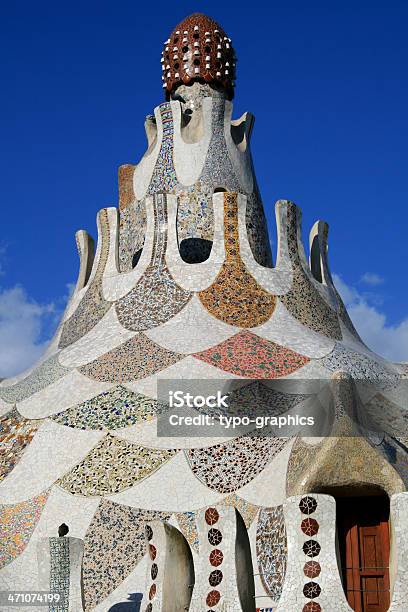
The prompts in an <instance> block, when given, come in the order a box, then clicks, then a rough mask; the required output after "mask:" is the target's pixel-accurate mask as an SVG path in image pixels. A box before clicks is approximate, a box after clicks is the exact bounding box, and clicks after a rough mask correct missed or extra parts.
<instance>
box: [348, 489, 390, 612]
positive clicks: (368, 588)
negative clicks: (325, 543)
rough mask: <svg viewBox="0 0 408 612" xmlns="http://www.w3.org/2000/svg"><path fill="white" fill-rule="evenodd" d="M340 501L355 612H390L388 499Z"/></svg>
mask: <svg viewBox="0 0 408 612" xmlns="http://www.w3.org/2000/svg"><path fill="white" fill-rule="evenodd" d="M336 501H337V527H338V535H339V547H340V558H341V563H342V573H343V584H344V590H345V592H346V596H347V601H348V603H349V604H350V606H351V607H352V608H353V610H355V612H386V611H387V610H388V607H389V605H390V581H389V569H388V566H389V556H390V538H389V526H388V520H389V503H388V499H387V498H385V497H354V498H351V497H349V498H340V499H338V500H336Z"/></svg>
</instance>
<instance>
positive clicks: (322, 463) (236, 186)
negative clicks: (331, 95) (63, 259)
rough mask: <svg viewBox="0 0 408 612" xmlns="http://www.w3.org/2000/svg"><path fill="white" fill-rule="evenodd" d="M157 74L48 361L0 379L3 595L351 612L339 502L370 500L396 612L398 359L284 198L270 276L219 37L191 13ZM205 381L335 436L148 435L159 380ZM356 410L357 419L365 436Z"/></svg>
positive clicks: (146, 611) (400, 530) (102, 611)
mask: <svg viewBox="0 0 408 612" xmlns="http://www.w3.org/2000/svg"><path fill="white" fill-rule="evenodd" d="M161 63H162V82H163V90H164V94H165V100H164V101H163V102H161V103H159V104H158V106H157V107H156V108H155V109H154V112H153V113H150V114H149V115H148V116H147V117H146V122H145V128H146V135H147V140H148V146H147V151H146V152H145V154H144V155H143V157H142V158H141V159H140V161H139V163H138V164H133V163H130V164H123V165H122V166H121V167H120V169H119V202H118V209H115V208H104V209H102V210H101V211H100V212H99V214H98V218H97V224H98V245H97V249H96V253H95V257H94V252H93V241H92V239H91V238H90V236H88V235H87V234H86V233H85V232H83V231H81V232H79V233H78V234H77V244H78V249H79V252H80V258H81V265H80V273H79V276H78V282H77V285H76V289H75V291H74V294H73V296H72V298H71V300H70V303H69V304H68V307H67V311H66V313H65V315H64V317H63V319H62V321H61V325H60V327H59V329H58V331H57V332H56V337H55V339H54V341H53V342H52V343H51V345H50V348H49V351H48V353H47V355H46V357H44V359H43V360H42V361H41V362H39V363H38V364H36V365H35V366H34V367H33V368H32V369H31V370H30V371H29V372H27V373H25V374H22V375H20V376H18V377H16V378H15V379H10V380H4V381H1V382H0V411H1V413H0V442H1V448H0V536H1V537H0V541H1V543H0V590H2V588H3V587H2V585H5V588H7V589H13V588H16V589H17V588H18V589H21V587H22V585H23V584H25V586H26V589H25V590H30V589H35V588H36V586H37V585H43V587H44V589H52V588H55V589H58V590H59V591H61V592H62V593H64V594H65V596H66V597H65V600H64V602H63V603H61V604H60V605H57V604H52V605H50V607H49V610H54V612H81V610H82V609H84V610H85V612H89V611H91V610H95V611H96V612H116V611H119V610H120V609H122V606H123V610H125V608H126V609H129V610H130V606H131V605H132V603H130V602H133V603H134V604H135V606H136V607H137V601H140V605H141V608H140V610H141V611H142V612H159V611H162V610H167V611H168V610H171V611H172V612H179V610H180V612H184V610H186V609H189V610H190V611H191V612H255V611H256V610H258V611H262V612H265V611H268V612H322V611H327V610H332V611H333V612H337V611H339V612H341V611H342V610H345V611H346V610H351V607H350V606H352V605H354V604H353V602H352V601H351V594H350V593H352V589H350V588H349V585H347V584H346V583H344V584H343V583H342V578H341V567H340V566H341V565H342V560H341V558H338V556H337V555H336V537H337V538H341V532H340V531H339V532H338V533H337V536H336V521H335V516H336V504H338V508H340V504H339V502H338V499H339V498H340V497H343V498H348V496H350V495H352V497H350V499H355V497H359V496H360V497H363V498H364V497H365V496H366V495H367V494H369V495H370V496H371V498H370V499H371V500H374V502H372V503H371V502H370V503H367V504H366V507H367V508H371V507H374V506H375V504H376V503H378V500H385V502H384V503H389V498H391V522H389V523H388V525H389V524H391V525H392V530H393V537H392V538H390V541H391V554H392V559H393V563H392V564H391V565H390V569H389V572H388V569H387V572H388V573H387V575H385V574H384V576H383V577H382V580H384V581H385V582H384V584H385V585H386V584H389V585H391V586H390V588H389V590H388V591H386V588H388V587H386V588H384V589H383V592H387V597H388V599H389V601H388V603H384V604H382V605H383V607H382V608H381V612H382V611H383V610H385V609H388V608H387V607H388V604H389V605H390V606H391V607H390V610H391V611H392V612H395V611H398V612H405V608H406V601H407V598H408V593H407V592H406V585H407V584H408V566H407V563H406V558H407V554H406V551H407V550H408V523H407V516H408V514H407V511H406V508H407V505H408V500H407V496H408V493H406V487H407V485H408V466H407V448H408V446H407V440H408V434H407V433H406V432H405V431H403V430H404V426H405V425H404V424H405V421H406V418H405V412H406V407H407V402H406V394H405V395H404V384H406V382H407V365H406V364H395V363H394V364H393V363H388V362H386V361H385V360H384V359H382V358H381V357H379V356H378V355H376V354H374V353H373V352H372V351H370V349H369V348H368V347H366V346H365V345H364V344H363V343H362V341H361V339H360V338H359V336H358V334H357V332H356V331H355V329H354V327H353V325H352V323H351V321H350V318H349V316H348V314H347V311H346V309H345V307H344V304H343V302H342V301H341V298H340V296H339V294H338V292H337V290H336V288H335V287H334V285H333V281H332V277H331V275H330V269H329V265H328V259H327V248H328V247H327V239H328V233H327V231H328V229H327V224H325V223H324V222H322V221H318V222H316V224H315V225H314V226H313V228H312V232H311V249H310V258H309V261H308V257H307V255H306V253H305V249H304V246H303V241H302V235H301V211H300V209H299V208H298V207H297V206H296V205H295V204H294V203H293V202H290V201H289V200H280V201H278V202H277V205H276V219H277V235H278V253H277V258H276V265H273V262H272V255H271V249H270V242H269V237H268V231H267V226H266V220H265V214H264V210H263V204H262V200H261V196H260V191H259V188H258V184H257V180H256V176H255V170H254V165H253V162H252V157H251V149H250V140H251V132H252V126H253V117H252V116H251V115H250V114H249V113H245V114H244V115H242V117H241V118H239V119H236V120H235V119H233V118H232V116H233V115H232V113H233V103H232V100H233V97H234V93H235V76H236V74H235V73H236V66H235V64H236V56H235V51H234V49H233V45H232V41H231V39H230V38H229V37H228V35H227V34H226V33H225V31H224V30H223V29H222V28H221V26H219V25H218V24H217V23H216V22H214V21H213V20H212V19H210V18H209V17H206V16H205V15H201V14H194V15H191V16H189V17H188V18H186V19H185V20H184V21H183V22H181V23H180V24H179V25H178V26H176V28H175V29H174V31H173V32H172V33H171V35H170V37H169V39H168V40H167V41H166V42H165V44H164V48H163V53H162V62H161ZM268 205H270V204H269V203H268ZM196 379H200V381H204V382H205V383H206V384H209V385H210V386H211V385H212V384H214V383H215V382H216V381H217V382H220V381H221V382H222V384H223V385H225V388H228V392H229V394H230V400H231V406H232V407H233V409H234V414H235V416H236V417H245V416H248V417H250V418H251V419H256V418H257V417H259V416H262V417H278V418H280V417H281V416H284V415H288V414H289V415H290V414H300V415H303V414H314V412H313V411H314V410H318V409H319V410H320V413H319V414H323V413H324V414H326V412H327V415H328V416H327V423H326V426H327V428H326V430H327V431H328V432H329V433H331V434H332V435H331V436H330V435H328V436H326V437H325V438H323V439H320V438H318V439H315V438H313V437H312V436H310V437H309V436H307V435H305V434H304V431H303V430H302V431H301V430H298V429H296V428H295V429H294V430H293V431H292V433H290V434H288V435H280V432H278V433H276V432H275V435H274V436H273V435H270V436H266V435H262V434H261V433H260V432H259V431H258V430H257V429H256V427H255V426H254V424H252V425H251V427H250V428H249V429H247V430H245V431H244V432H241V431H240V432H238V433H236V434H235V435H234V433H233V434H232V435H230V434H231V432H229V434H228V435H225V436H224V435H220V436H218V437H215V435H212V433H211V432H210V433H209V434H208V435H203V436H201V437H198V436H197V437H194V436H190V435H187V436H184V437H183V436H179V437H175V438H172V437H169V436H167V437H166V436H165V437H162V436H159V435H158V434H157V427H156V425H157V422H158V419H160V418H162V416H163V415H164V414H165V411H166V410H168V402H167V401H163V398H162V397H161V395H160V393H159V391H158V383H159V382H160V381H161V382H163V381H165V380H167V381H168V380H177V381H180V382H185V381H189V380H192V381H194V380H196ZM338 381H343V382H344V381H345V384H347V385H348V387H347V389H348V392H347V393H339V392H337V386H338ZM293 383H296V385H295V386H293ZM336 385H337V386H336ZM331 409H333V410H332V411H331V412H330V410H331ZM324 411H326V412H324ZM194 414H195V415H198V416H200V417H213V416H214V415H216V414H217V412H216V411H215V410H213V409H212V408H210V407H202V408H201V407H196V409H195V413H194ZM331 415H334V416H333V419H332V420H330V416H331ZM350 415H352V416H353V418H354V416H363V417H364V419H366V420H364V419H362V421H361V423H360V425H359V427H360V429H359V430H358V433H357V434H356V432H355V430H353V426H354V424H353V423H351V421H350V418H349V417H350ZM376 415H378V420H379V422H380V423H381V427H382V428H383V429H384V432H385V433H383V435H380V433H381V432H380V433H379V432H378V431H373V430H372V429H370V427H369V424H370V421H369V419H368V417H370V418H371V419H373V418H374V419H375V418H376ZM38 416H41V418H37V417H38ZM33 417H36V418H33ZM350 431H351V432H352V433H353V435H348V437H347V438H346V437H342V436H344V432H346V433H347V432H350ZM200 435H201V434H200ZM337 493H338V495H339V497H337ZM354 505H356V504H354ZM338 519H339V520H340V519H341V517H340V516H339V517H338ZM386 520H388V515H387V517H386V518H385V519H384V521H386ZM384 521H383V523H384ZM383 523H381V524H383ZM64 524H65V526H67V525H68V528H69V534H68V532H67V531H66V530H65V531H64V529H62V531H61V528H62V527H63V526H64ZM384 524H385V523H384ZM59 528H60V529H59ZM380 528H381V529H382V527H379V529H380ZM387 528H388V527H387ZM60 531H61V532H60ZM57 533H59V537H57ZM64 534H65V535H64ZM67 534H68V535H67ZM384 534H385V535H386V532H384V533H383V535H384ZM384 537H385V536H384ZM343 544H344V542H343V543H342V544H341V546H340V549H342V546H343ZM344 545H345V544H344ZM341 554H342V553H341ZM37 555H38V563H37ZM388 574H389V576H388ZM81 576H82V579H81ZM346 578H347V577H346ZM387 580H388V583H387V582H386V581H387ZM169 584H171V585H172V588H171V589H169ZM346 587H347V588H346ZM346 591H347V593H346ZM363 591H364V588H363V587H362V588H360V589H357V590H354V591H353V592H363ZM379 596H380V595H379ZM353 597H356V596H355V595H353ZM381 597H382V596H381ZM384 601H385V600H384ZM174 602H176V603H174ZM177 602H178V603H177ZM128 604H130V605H128ZM356 605H357V604H356ZM177 606H178V607H177ZM356 609H357V608H356ZM376 612H380V608H379V609H378V610H377V609H376Z"/></svg>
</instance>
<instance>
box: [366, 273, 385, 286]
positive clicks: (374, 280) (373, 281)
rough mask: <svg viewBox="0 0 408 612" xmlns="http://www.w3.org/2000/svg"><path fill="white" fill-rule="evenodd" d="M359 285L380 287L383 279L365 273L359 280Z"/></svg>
mask: <svg viewBox="0 0 408 612" xmlns="http://www.w3.org/2000/svg"><path fill="white" fill-rule="evenodd" d="M360 282H361V283H365V284H366V285H371V286H372V287H376V286H377V285H382V284H383V282H384V279H383V277H382V276H380V275H379V274H374V273H373V272H366V273H365V274H363V276H362V277H361V278H360Z"/></svg>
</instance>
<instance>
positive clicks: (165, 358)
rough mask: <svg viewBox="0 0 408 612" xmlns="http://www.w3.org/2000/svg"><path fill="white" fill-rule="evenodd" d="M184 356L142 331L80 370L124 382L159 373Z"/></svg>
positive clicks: (94, 375) (109, 379)
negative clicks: (153, 339) (155, 341)
mask: <svg viewBox="0 0 408 612" xmlns="http://www.w3.org/2000/svg"><path fill="white" fill-rule="evenodd" d="M183 358H184V355H179V354H178V353H173V352H172V351H168V350H166V349H164V348H162V347H160V346H158V345H157V344H155V343H154V342H153V341H152V340H150V338H148V337H147V336H145V335H144V334H143V333H140V334H137V335H136V336H134V337H133V338H131V339H130V340H128V341H127V342H125V343H124V344H122V345H121V346H119V347H117V348H115V349H113V350H112V351H109V352H108V353H105V354H104V355H101V357H98V358H97V359H95V360H94V361H91V362H90V363H88V364H87V365H85V366H82V367H81V368H79V371H80V372H81V374H84V375H85V376H88V377H89V378H92V379H94V380H99V381H101V382H114V383H124V382H126V381H132V380H137V379H138V378H145V377H146V376H151V375H152V374H156V372H159V371H160V370H164V369H165V368H167V367H168V366H170V365H173V364H175V363H177V362H178V361H180V360H181V359H183Z"/></svg>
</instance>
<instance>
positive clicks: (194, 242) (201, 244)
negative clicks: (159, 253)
mask: <svg viewBox="0 0 408 612" xmlns="http://www.w3.org/2000/svg"><path fill="white" fill-rule="evenodd" d="M211 249H212V241H211V240H205V239H204V238H185V239H184V240H182V241H181V242H180V245H179V251H180V257H181V259H182V260H183V261H185V262H186V263H189V264H195V263H202V262H203V261H206V260H207V259H208V258H209V256H210V254H211Z"/></svg>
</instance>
